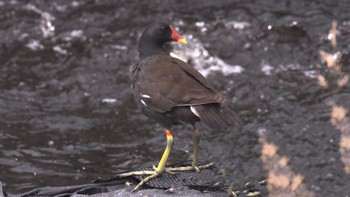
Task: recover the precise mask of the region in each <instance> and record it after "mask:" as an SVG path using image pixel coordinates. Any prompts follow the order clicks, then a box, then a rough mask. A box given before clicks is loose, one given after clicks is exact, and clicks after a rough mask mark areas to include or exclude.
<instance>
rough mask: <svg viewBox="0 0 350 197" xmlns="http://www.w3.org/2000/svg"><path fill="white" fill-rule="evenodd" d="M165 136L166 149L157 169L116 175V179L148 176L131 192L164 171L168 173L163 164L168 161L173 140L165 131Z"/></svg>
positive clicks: (168, 132) (169, 133)
mask: <svg viewBox="0 0 350 197" xmlns="http://www.w3.org/2000/svg"><path fill="white" fill-rule="evenodd" d="M165 134H166V139H167V145H166V148H165V150H164V153H163V155H162V158H161V159H160V161H159V163H158V166H157V167H155V166H153V169H154V170H153V171H152V170H145V171H135V172H128V173H123V174H118V175H117V176H118V177H128V176H136V175H149V176H147V177H146V178H144V179H143V180H142V181H141V182H140V183H139V184H137V185H136V187H135V188H134V189H133V190H132V191H136V190H137V189H139V188H140V187H141V186H142V185H143V184H145V183H146V182H147V181H149V180H151V179H153V178H155V177H157V176H159V175H160V174H162V173H163V172H164V171H167V172H170V171H169V170H167V169H165V164H166V162H167V160H168V157H169V154H170V152H171V148H172V147H173V144H174V138H173V135H172V134H171V132H170V130H166V131H165Z"/></svg>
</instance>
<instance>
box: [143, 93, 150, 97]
mask: <svg viewBox="0 0 350 197" xmlns="http://www.w3.org/2000/svg"><path fill="white" fill-rule="evenodd" d="M141 97H143V98H151V96H150V95H147V94H142V93H141Z"/></svg>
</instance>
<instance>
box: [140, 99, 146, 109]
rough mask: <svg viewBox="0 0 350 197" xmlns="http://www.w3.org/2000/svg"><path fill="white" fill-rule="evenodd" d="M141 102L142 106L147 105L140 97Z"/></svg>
mask: <svg viewBox="0 0 350 197" xmlns="http://www.w3.org/2000/svg"><path fill="white" fill-rule="evenodd" d="M141 103H142V104H143V105H144V106H146V107H147V104H146V102H145V101H143V100H142V99H141Z"/></svg>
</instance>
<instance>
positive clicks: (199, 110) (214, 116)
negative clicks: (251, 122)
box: [192, 103, 242, 129]
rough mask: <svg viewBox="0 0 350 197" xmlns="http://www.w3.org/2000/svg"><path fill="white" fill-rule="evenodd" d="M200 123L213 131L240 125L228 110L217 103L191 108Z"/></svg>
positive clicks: (238, 119)
mask: <svg viewBox="0 0 350 197" xmlns="http://www.w3.org/2000/svg"><path fill="white" fill-rule="evenodd" d="M192 107H193V108H194V110H195V111H196V114H197V115H198V116H199V118H200V119H201V121H202V122H204V124H206V125H207V126H209V127H211V128H213V129H227V128H229V127H231V126H234V125H240V124H241V122H242V121H241V119H240V118H239V117H238V116H237V114H236V113H234V112H233V111H232V110H231V109H230V108H228V107H226V106H221V105H220V104H217V103H212V104H206V105H196V106H192Z"/></svg>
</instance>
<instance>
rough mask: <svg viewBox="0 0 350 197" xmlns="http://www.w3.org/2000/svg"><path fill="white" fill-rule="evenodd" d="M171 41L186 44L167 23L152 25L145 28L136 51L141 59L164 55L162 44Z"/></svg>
mask: <svg viewBox="0 0 350 197" xmlns="http://www.w3.org/2000/svg"><path fill="white" fill-rule="evenodd" d="M171 41H176V42H180V43H183V44H187V41H186V40H185V39H184V38H183V37H182V36H180V34H179V33H177V32H176V30H175V28H174V27H173V26H172V25H170V24H167V23H164V22H163V23H154V24H152V25H150V26H148V27H147V28H146V30H145V31H144V32H143V33H142V36H141V38H140V40H139V45H138V50H139V53H140V56H141V58H143V57H146V56H150V55H156V54H166V51H165V49H164V48H163V44H164V43H167V42H171Z"/></svg>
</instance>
